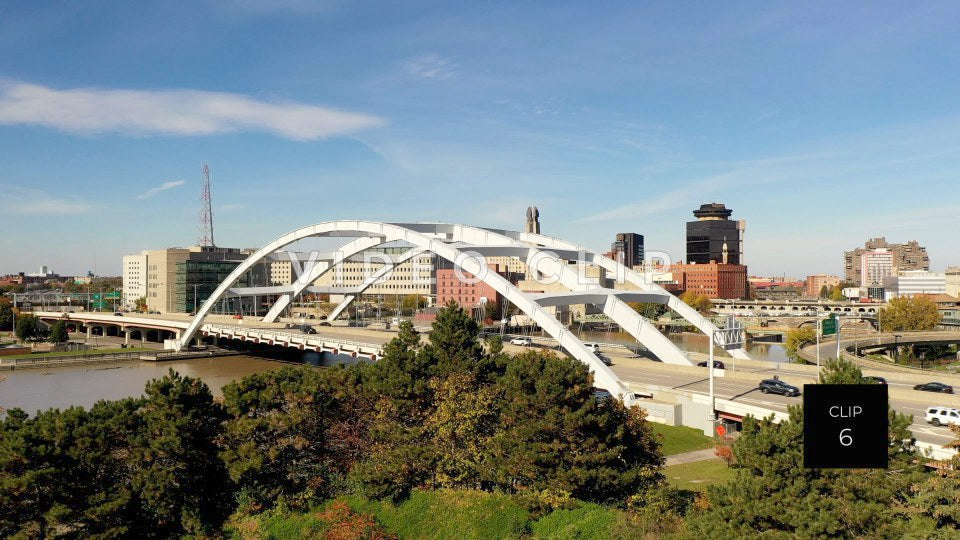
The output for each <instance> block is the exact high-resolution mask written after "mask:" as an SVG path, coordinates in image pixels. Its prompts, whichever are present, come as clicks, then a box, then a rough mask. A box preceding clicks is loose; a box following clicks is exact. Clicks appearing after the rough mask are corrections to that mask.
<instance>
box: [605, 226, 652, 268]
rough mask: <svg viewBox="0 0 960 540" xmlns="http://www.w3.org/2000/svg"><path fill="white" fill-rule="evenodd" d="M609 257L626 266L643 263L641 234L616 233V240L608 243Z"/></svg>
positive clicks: (630, 266) (631, 266)
mask: <svg viewBox="0 0 960 540" xmlns="http://www.w3.org/2000/svg"><path fill="white" fill-rule="evenodd" d="M606 255H607V256H608V257H610V258H611V259H613V260H615V261H617V262H619V263H620V264H622V265H624V266H626V267H627V268H633V267H634V266H640V265H642V264H643V235H642V234H637V233H617V236H616V240H614V242H613V244H611V245H610V253H607V254H606Z"/></svg>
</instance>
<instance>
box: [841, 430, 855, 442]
mask: <svg viewBox="0 0 960 540" xmlns="http://www.w3.org/2000/svg"><path fill="white" fill-rule="evenodd" d="M848 431H850V428H846V429H841V430H840V444H842V445H843V446H850V445H851V444H853V437H851V436H850V435H849V434H846V435H844V434H845V433H847V432H848Z"/></svg>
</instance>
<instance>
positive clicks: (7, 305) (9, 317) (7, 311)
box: [0, 296, 13, 330]
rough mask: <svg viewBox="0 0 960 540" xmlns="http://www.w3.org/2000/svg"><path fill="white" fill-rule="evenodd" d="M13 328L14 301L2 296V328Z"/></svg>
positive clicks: (0, 309)
mask: <svg viewBox="0 0 960 540" xmlns="http://www.w3.org/2000/svg"><path fill="white" fill-rule="evenodd" d="M12 328H13V302H11V301H10V300H9V299H7V298H6V297H3V296H0V330H10V329H12Z"/></svg>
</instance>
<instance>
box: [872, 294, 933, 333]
mask: <svg viewBox="0 0 960 540" xmlns="http://www.w3.org/2000/svg"><path fill="white" fill-rule="evenodd" d="M888 306H889V307H886V308H883V309H881V310H880V312H879V317H880V322H881V324H882V328H881V329H882V330H883V331H885V332H911V331H921V330H932V329H933V328H934V327H936V326H937V325H938V324H939V323H940V312H939V311H938V310H937V304H936V303H935V302H934V301H933V300H931V299H929V298H927V297H925V296H914V297H909V298H908V297H903V296H901V297H899V298H894V299H892V300H890V302H888Z"/></svg>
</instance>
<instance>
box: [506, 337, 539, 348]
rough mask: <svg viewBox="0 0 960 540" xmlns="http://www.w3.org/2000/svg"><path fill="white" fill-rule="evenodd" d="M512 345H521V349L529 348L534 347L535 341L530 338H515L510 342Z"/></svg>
mask: <svg viewBox="0 0 960 540" xmlns="http://www.w3.org/2000/svg"><path fill="white" fill-rule="evenodd" d="M510 344H511V345H519V346H521V347H528V346H530V345H533V340H532V339H530V338H528V337H515V338H513V339H511V340H510Z"/></svg>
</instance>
